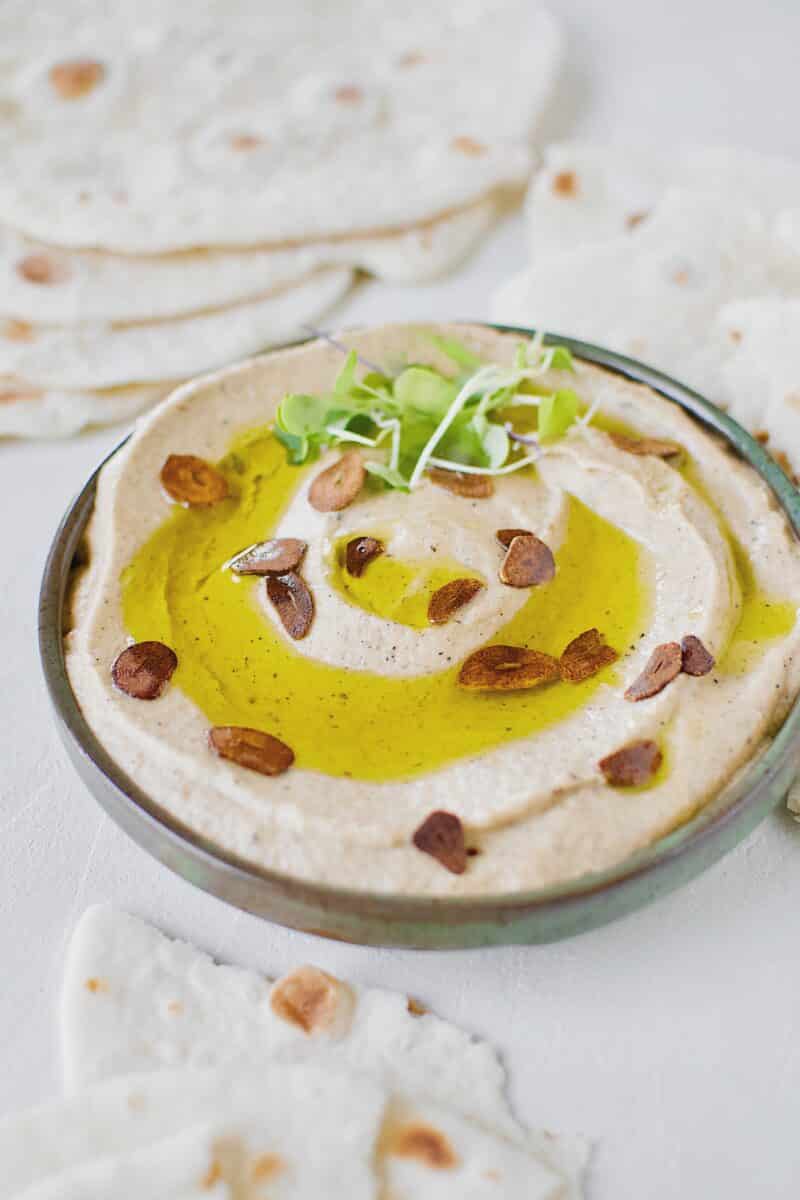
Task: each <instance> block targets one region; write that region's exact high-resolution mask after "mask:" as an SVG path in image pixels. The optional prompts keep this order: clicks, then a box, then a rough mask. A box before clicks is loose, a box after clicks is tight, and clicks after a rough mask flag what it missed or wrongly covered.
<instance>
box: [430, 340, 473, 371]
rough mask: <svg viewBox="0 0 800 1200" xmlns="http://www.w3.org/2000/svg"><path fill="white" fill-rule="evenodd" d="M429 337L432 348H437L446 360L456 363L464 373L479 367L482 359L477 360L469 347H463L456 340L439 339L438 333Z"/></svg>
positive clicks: (462, 344)
mask: <svg viewBox="0 0 800 1200" xmlns="http://www.w3.org/2000/svg"><path fill="white" fill-rule="evenodd" d="M429 337H430V340H431V341H432V342H433V344H434V346H438V348H439V349H440V350H441V352H442V354H446V355H447V357H448V358H450V359H452V360H453V362H454V363H457V364H458V366H459V367H463V369H464V370H465V371H475V370H477V368H478V367H479V366H481V364H482V362H483V359H481V358H479V357H478V355H477V354H476V353H475V352H474V350H470V348H469V346H465V345H464V343H463V342H460V341H458V339H457V338H449V337H441V336H440V335H439V334H438V333H432V334H430V335H429Z"/></svg>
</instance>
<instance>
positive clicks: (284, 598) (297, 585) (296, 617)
mask: <svg viewBox="0 0 800 1200" xmlns="http://www.w3.org/2000/svg"><path fill="white" fill-rule="evenodd" d="M267 596H268V597H269V600H270V603H271V604H272V606H273V608H274V609H275V611H276V612H277V614H278V616H279V617H280V619H281V624H282V625H283V628H284V629H285V630H286V632H287V633H288V635H289V637H290V638H293V639H294V641H296V642H298V641H300V639H301V638H304V637H305V636H306V634H307V633H308V631H309V629H310V628H311V622H312V621H313V620H314V600H313V597H312V595H311V592H310V591H309V589H308V585H307V584H306V582H305V580H304V579H302V578H301V577H300V576H299V575H298V574H297V572H296V571H287V572H286V574H285V575H268V576H267Z"/></svg>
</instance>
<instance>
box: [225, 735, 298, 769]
mask: <svg viewBox="0 0 800 1200" xmlns="http://www.w3.org/2000/svg"><path fill="white" fill-rule="evenodd" d="M208 744H209V746H210V747H211V749H212V750H213V751H214V753H215V754H218V755H219V757H220V758H227V759H228V760H229V761H230V762H235V763H238V765H239V766H240V767H247V769H248V770H250V771H258V773H259V775H282V774H283V773H284V771H288V770H289V767H290V766H291V765H292V763H293V762H294V751H293V750H292V749H290V747H289V746H287V745H286V743H285V742H282V741H281V740H280V738H276V737H273V735H272V734H271V733H265V732H264V730H263V729H248V728H247V726H243V725H215V726H214V728H213V729H209V731H208Z"/></svg>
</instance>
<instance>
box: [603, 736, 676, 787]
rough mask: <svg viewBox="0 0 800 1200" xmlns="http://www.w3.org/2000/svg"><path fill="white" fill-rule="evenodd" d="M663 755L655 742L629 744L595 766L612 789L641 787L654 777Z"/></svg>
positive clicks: (646, 741)
mask: <svg viewBox="0 0 800 1200" xmlns="http://www.w3.org/2000/svg"><path fill="white" fill-rule="evenodd" d="M662 759H663V755H662V753H661V750H660V749H659V747H658V745H657V743H656V742H653V741H650V740H649V739H644V740H642V741H639V742H631V743H630V745H629V746H623V747H622V749H621V750H615V751H614V753H613V754H607V755H606V757H605V758H601V759H600V762H599V763H598V764H597V765H598V766H599V768H600V770H601V771H602V772H603V774H604V775H605V777H606V782H607V783H610V784H611V786H612V787H641V785H642V784H643V783H647V782H648V781H649V780H650V779H652V777H653V776H654V775H655V773H656V771H657V770H658V768H659V767H660V766H661V762H662Z"/></svg>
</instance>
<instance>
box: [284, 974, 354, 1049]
mask: <svg viewBox="0 0 800 1200" xmlns="http://www.w3.org/2000/svg"><path fill="white" fill-rule="evenodd" d="M269 1003H270V1007H271V1009H272V1011H273V1012H274V1013H275V1015H276V1017H280V1018H281V1020H282V1021H286V1022H288V1024H289V1025H294V1026H295V1027H296V1028H297V1029H301V1030H302V1031H303V1033H307V1034H318V1033H327V1034H330V1035H335V1036H341V1035H342V1034H344V1033H346V1032H347V1029H348V1028H349V1026H350V1023H351V1021H352V1018H353V1012H354V1009H355V997H354V996H353V993H352V991H351V989H350V988H349V987H348V986H347V984H346V983H343V982H342V980H341V979H336V978H335V977H334V976H333V975H328V973H327V972H326V971H321V970H320V969H319V968H318V967H311V966H304V967H298V968H297V969H296V970H294V971H290V972H289V974H288V975H284V976H283V977H282V978H281V979H278V980H276V981H275V983H274V984H273V986H272V990H271V992H270V997H269Z"/></svg>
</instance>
